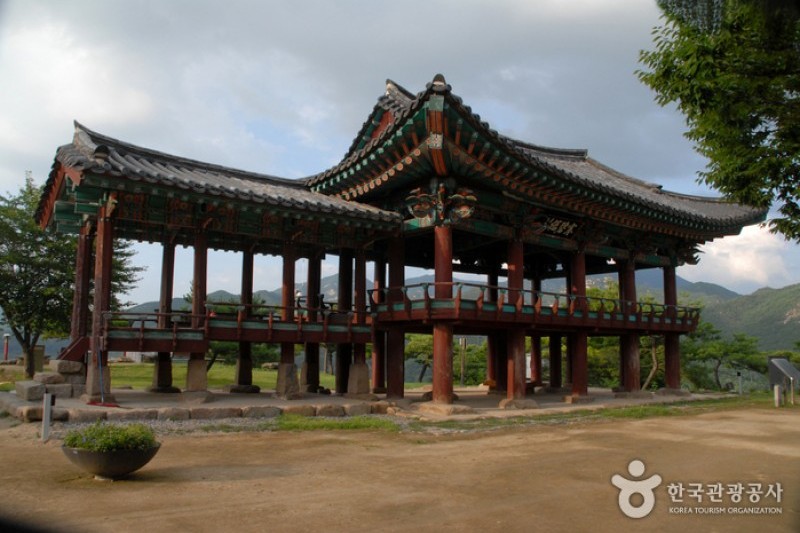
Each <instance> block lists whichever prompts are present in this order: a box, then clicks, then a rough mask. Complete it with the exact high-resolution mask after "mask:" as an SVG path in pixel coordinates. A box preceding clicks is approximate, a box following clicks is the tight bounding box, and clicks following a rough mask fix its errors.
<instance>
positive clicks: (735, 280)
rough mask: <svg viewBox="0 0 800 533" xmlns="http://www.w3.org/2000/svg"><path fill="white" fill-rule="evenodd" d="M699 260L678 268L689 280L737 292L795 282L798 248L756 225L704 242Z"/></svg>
mask: <svg viewBox="0 0 800 533" xmlns="http://www.w3.org/2000/svg"><path fill="white" fill-rule="evenodd" d="M701 250H702V252H703V253H702V254H701V255H700V263H699V264H698V265H695V266H685V267H682V268H681V269H680V275H681V276H682V277H684V278H686V279H688V280H690V281H708V282H712V283H716V284H718V285H722V286H724V287H727V288H729V289H732V290H735V291H737V292H741V293H748V292H752V291H753V290H756V289H758V288H761V287H765V286H772V287H782V286H784V285H787V284H789V283H792V281H793V280H795V281H796V272H797V269H796V268H790V266H789V265H790V263H795V264H796V263H797V255H798V250H797V246H796V245H794V244H790V243H787V242H786V241H785V240H784V239H783V237H780V236H778V235H773V234H771V233H770V232H769V231H768V230H767V229H765V228H762V227H760V226H748V227H746V228H744V229H743V230H742V232H741V234H739V235H736V236H731V237H725V238H724V239H719V240H715V241H712V242H711V243H708V244H706V245H704V246H703V247H702V248H701Z"/></svg>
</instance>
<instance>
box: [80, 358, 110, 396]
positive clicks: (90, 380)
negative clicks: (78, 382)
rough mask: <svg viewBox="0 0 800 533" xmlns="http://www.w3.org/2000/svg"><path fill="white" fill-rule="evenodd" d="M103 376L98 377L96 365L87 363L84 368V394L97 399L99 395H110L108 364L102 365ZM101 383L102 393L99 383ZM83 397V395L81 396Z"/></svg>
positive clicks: (98, 372) (98, 371)
mask: <svg viewBox="0 0 800 533" xmlns="http://www.w3.org/2000/svg"><path fill="white" fill-rule="evenodd" d="M102 372H103V376H102V379H100V369H98V368H97V366H96V365H89V366H88V367H87V369H86V389H85V394H84V396H86V397H89V398H97V399H98V401H99V399H100V397H101V396H105V397H106V398H107V397H109V396H110V395H111V369H110V368H108V366H103V367H102ZM101 383H102V385H103V389H102V394H101V390H100V384H101ZM81 398H83V397H81Z"/></svg>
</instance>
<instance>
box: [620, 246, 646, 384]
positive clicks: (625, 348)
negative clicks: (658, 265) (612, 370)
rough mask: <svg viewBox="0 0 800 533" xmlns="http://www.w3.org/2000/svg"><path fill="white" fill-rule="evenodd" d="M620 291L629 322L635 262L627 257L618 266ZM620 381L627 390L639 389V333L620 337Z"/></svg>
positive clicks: (632, 310)
mask: <svg viewBox="0 0 800 533" xmlns="http://www.w3.org/2000/svg"><path fill="white" fill-rule="evenodd" d="M619 285H620V292H621V294H622V295H623V296H622V298H623V301H622V309H623V310H624V314H625V322H626V323H630V322H631V315H633V314H634V313H635V312H636V311H637V304H636V262H635V261H634V260H633V259H628V260H625V261H623V262H622V265H621V266H620V283H619ZM619 344H620V358H621V365H620V367H621V374H622V376H621V381H622V388H623V390H625V391H627V392H637V391H639V390H640V389H641V376H640V368H639V367H640V363H639V335H638V334H637V333H626V334H624V335H622V336H621V337H620V342H619Z"/></svg>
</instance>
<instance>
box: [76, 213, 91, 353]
mask: <svg viewBox="0 0 800 533" xmlns="http://www.w3.org/2000/svg"><path fill="white" fill-rule="evenodd" d="M93 242H94V234H93V227H92V224H91V223H89V222H87V223H85V224H83V225H82V226H81V231H80V234H79V235H78V250H77V252H78V253H77V254H76V256H75V289H74V291H73V298H72V322H71V325H70V338H71V339H72V340H73V341H76V340H78V339H80V338H83V337H86V335H87V332H88V327H87V326H88V322H89V293H90V292H91V290H90V282H91V279H92V244H93Z"/></svg>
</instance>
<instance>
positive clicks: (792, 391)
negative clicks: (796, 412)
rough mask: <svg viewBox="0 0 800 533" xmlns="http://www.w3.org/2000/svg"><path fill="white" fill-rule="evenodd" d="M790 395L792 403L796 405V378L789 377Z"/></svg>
mask: <svg viewBox="0 0 800 533" xmlns="http://www.w3.org/2000/svg"><path fill="white" fill-rule="evenodd" d="M789 390H790V391H791V392H790V393H789V397H790V398H791V399H792V405H794V378H789Z"/></svg>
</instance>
